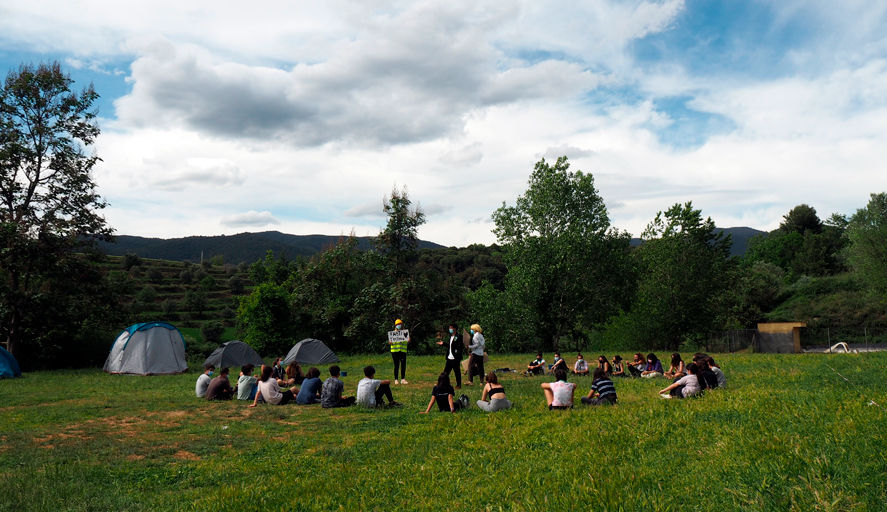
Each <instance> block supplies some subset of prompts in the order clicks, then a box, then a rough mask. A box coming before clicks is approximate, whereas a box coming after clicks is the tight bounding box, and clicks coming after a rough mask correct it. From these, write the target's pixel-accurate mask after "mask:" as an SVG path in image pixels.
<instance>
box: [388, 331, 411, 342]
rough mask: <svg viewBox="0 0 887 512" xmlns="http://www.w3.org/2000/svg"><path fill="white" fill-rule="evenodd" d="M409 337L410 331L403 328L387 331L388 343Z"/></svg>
mask: <svg viewBox="0 0 887 512" xmlns="http://www.w3.org/2000/svg"><path fill="white" fill-rule="evenodd" d="M409 337H410V331H408V330H406V329H404V330H402V331H388V343H397V342H400V341H406V340H407V339H408V338H409Z"/></svg>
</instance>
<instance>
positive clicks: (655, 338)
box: [630, 202, 732, 350]
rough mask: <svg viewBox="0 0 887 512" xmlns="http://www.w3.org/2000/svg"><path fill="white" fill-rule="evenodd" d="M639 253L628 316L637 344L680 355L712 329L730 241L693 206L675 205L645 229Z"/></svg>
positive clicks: (725, 278)
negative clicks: (633, 299) (638, 271)
mask: <svg viewBox="0 0 887 512" xmlns="http://www.w3.org/2000/svg"><path fill="white" fill-rule="evenodd" d="M641 239H642V241H643V244H642V245H641V247H640V248H638V250H637V255H638V257H639V260H640V266H641V277H640V281H639V283H638V296H637V300H636V302H635V304H634V305H633V306H632V309H631V313H630V316H631V317H632V319H633V321H634V325H635V331H636V333H637V335H638V336H639V337H640V338H641V341H643V342H645V343H646V344H648V345H652V346H656V345H659V346H661V347H662V348H667V349H669V350H678V349H679V348H680V347H681V345H683V343H684V342H685V341H689V340H696V341H698V340H701V339H702V338H703V337H704V336H705V335H706V334H708V332H710V331H711V330H712V329H714V328H715V326H716V325H717V319H718V316H719V307H718V303H719V299H720V296H721V294H722V293H723V291H724V290H725V288H726V284H727V283H728V282H729V281H728V280H727V271H728V261H727V258H728V257H729V255H730V245H731V244H732V242H731V240H730V236H729V235H728V236H726V237H724V236H723V233H722V232H718V233H715V225H714V222H713V221H712V220H711V218H710V217H709V218H707V219H703V217H702V211H701V210H695V209H693V204H692V203H690V202H688V203H686V204H684V205H681V204H675V205H674V206H672V207H671V208H669V209H668V210H666V211H665V212H664V213H663V212H659V213H657V214H656V218H655V219H653V221H652V222H651V223H650V224H648V225H647V229H646V230H644V233H643V234H642V235H641Z"/></svg>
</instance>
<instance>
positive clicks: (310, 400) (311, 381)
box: [296, 366, 323, 405]
mask: <svg viewBox="0 0 887 512" xmlns="http://www.w3.org/2000/svg"><path fill="white" fill-rule="evenodd" d="M321 387H323V382H321V381H320V370H318V369H317V368H315V367H313V366H312V367H311V368H309V369H308V373H307V374H306V375H305V380H304V381H302V387H301V388H299V394H298V395H296V403H297V404H299V405H310V404H316V403H317V402H319V401H320V388H321Z"/></svg>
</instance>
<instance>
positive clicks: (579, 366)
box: [573, 354, 588, 376]
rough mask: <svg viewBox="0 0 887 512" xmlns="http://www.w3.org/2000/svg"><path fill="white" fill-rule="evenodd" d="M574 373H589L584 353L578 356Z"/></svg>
mask: <svg viewBox="0 0 887 512" xmlns="http://www.w3.org/2000/svg"><path fill="white" fill-rule="evenodd" d="M573 375H579V376H585V375H588V361H586V360H585V358H584V357H583V356H582V354H578V355H577V356H576V364H574V365H573Z"/></svg>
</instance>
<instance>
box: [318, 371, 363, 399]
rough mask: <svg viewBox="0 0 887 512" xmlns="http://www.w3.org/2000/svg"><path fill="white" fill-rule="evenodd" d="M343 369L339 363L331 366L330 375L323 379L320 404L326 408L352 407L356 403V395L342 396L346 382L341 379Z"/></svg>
mask: <svg viewBox="0 0 887 512" xmlns="http://www.w3.org/2000/svg"><path fill="white" fill-rule="evenodd" d="M340 372H341V369H340V368H339V365H337V364H334V365H332V366H330V377H329V378H328V379H326V380H325V381H323V387H322V388H321V389H320V405H322V406H323V408H324V409H333V408H335V407H350V406H352V405H354V401H355V399H354V397H353V396H349V397H345V396H342V393H344V392H345V383H343V382H342V381H341V380H339V373H340Z"/></svg>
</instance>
